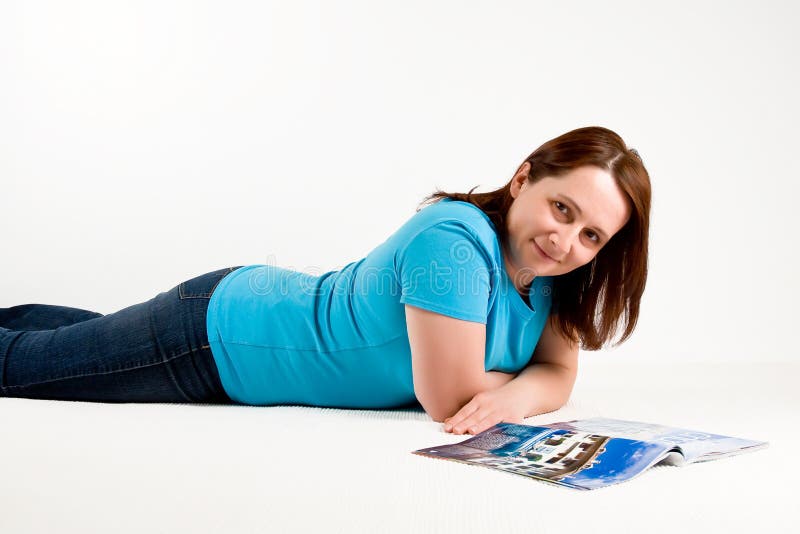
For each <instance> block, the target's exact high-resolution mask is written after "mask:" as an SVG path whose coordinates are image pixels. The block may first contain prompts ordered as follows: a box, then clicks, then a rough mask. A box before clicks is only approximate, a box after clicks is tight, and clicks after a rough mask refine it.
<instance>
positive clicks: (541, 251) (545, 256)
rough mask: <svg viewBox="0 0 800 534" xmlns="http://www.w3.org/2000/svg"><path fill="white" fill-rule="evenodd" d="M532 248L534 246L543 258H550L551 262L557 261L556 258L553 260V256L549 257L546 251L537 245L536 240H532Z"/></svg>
mask: <svg viewBox="0 0 800 534" xmlns="http://www.w3.org/2000/svg"><path fill="white" fill-rule="evenodd" d="M533 248H535V249H536V252H538V253H539V255H540V256H541V257H542V258H544V259H546V260H550V261H552V262H554V263H558V262H556V260H554V259H553V258H551V257H550V256H548V255H547V253H546V252H545V251H544V250H542V247H540V246H539V245H538V243H536V241H534V242H533Z"/></svg>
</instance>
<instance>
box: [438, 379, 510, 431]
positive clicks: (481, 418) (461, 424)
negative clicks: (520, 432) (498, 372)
mask: <svg viewBox="0 0 800 534" xmlns="http://www.w3.org/2000/svg"><path fill="white" fill-rule="evenodd" d="M524 418H525V414H524V413H523V406H522V403H520V402H519V400H518V399H517V396H516V394H515V393H514V390H513V389H509V388H505V387H499V388H497V389H492V390H487V391H481V392H480V393H478V394H477V395H475V396H474V397H472V400H471V401H469V402H468V403H467V404H465V405H464V406H463V407H462V408H461V409H460V410H459V411H457V412H456V413H455V415H453V416H451V417H448V418H447V419H445V420H444V429H445V432H450V431H452V432H453V434H463V433H465V432H468V433H470V434H480V433H481V432H483V431H484V430H486V429H487V428H491V427H493V426H494V425H496V424H497V423H500V422H506V423H522V420H523V419H524Z"/></svg>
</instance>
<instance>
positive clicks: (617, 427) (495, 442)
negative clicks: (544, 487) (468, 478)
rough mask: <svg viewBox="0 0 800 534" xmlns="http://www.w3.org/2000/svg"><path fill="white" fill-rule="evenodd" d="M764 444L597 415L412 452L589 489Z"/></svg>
mask: <svg viewBox="0 0 800 534" xmlns="http://www.w3.org/2000/svg"><path fill="white" fill-rule="evenodd" d="M766 446H768V443H767V442H763V441H752V440H747V439H740V438H734V437H730V436H722V435H718V434H709V433H707V432H698V431H696V430H687V429H683V428H674V427H667V426H662V425H656V424H650V423H640V422H636V421H623V420H620V419H607V418H603V417H595V418H591V419H581V420H575V421H567V422H559V423H551V424H548V425H541V426H529V425H518V424H512V423H498V424H496V425H495V426H493V427H492V428H489V429H487V430H485V431H483V432H481V433H480V434H477V435H476V436H473V437H471V438H469V439H467V440H465V441H462V442H460V443H453V444H449V445H440V446H438V447H428V448H425V449H419V450H416V451H412V452H413V453H414V454H419V455H422V456H429V457H433V458H442V459H446V460H455V461H459V462H464V463H468V464H473V465H482V466H484V467H491V468H493V469H499V470H501V471H508V472H510V473H514V474H518V475H523V476H527V477H531V478H535V479H537V480H543V481H545V482H551V483H554V484H559V485H562V486H567V487H570V488H574V489H582V490H590V489H596V488H602V487H604V486H610V485H612V484H616V483H619V482H624V481H626V480H630V479H631V478H633V477H635V476H636V475H638V474H640V473H642V472H643V471H645V470H646V469H648V468H649V467H651V466H653V465H655V464H657V463H664V464H671V465H683V464H684V463H690V462H703V461H708V460H714V459H717V458H722V457H724V456H731V455H734V454H740V453H743V452H749V451H754V450H758V449H761V448H764V447H766Z"/></svg>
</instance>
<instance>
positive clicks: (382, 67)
mask: <svg viewBox="0 0 800 534" xmlns="http://www.w3.org/2000/svg"><path fill="white" fill-rule="evenodd" d="M797 22H798V7H797V4H795V3H793V2H755V1H752V2H738V3H735V4H729V3H726V2H707V1H706V2H698V1H692V2H683V3H680V2H669V3H663V4H662V5H654V4H649V3H648V4H647V5H642V4H641V3H640V2H634V1H630V2H621V1H615V2H612V1H609V2H599V3H598V2H589V1H581V2H569V3H563V5H558V3H556V2H531V1H519V2H455V1H447V2H421V1H416V0H415V1H405V2H392V3H389V2H384V3H378V2H368V1H354V0H347V1H342V0H340V1H338V2H324V1H308V0H304V1H292V2H288V1H286V2H265V1H257V2H256V1H253V2H243V1H227V2H222V1H220V2H200V1H182V2H177V1H165V0H158V1H142V0H137V1H129V2H119V1H101V0H97V1H77V0H76V1H71V2H58V1H54V0H51V1H41V0H24V1H23V0H19V1H8V0H5V1H3V2H2V3H0V77H1V78H0V180H1V182H0V185H1V189H0V191H1V192H0V229H2V248H0V251H1V252H0V254H2V256H0V259H1V260H2V261H0V307H7V306H11V305H14V304H22V303H27V302H42V303H51V304H62V305H69V306H76V307H82V308H88V309H93V310H96V311H100V312H103V313H110V312H112V311H115V310H118V309H120V308H122V307H125V306H128V305H130V304H134V303H137V302H141V301H144V300H147V299H149V298H151V297H152V296H154V295H155V294H156V293H158V292H160V291H165V290H167V289H169V288H171V287H173V286H174V285H176V284H177V283H179V282H181V281H182V280H185V279H188V278H191V277H193V276H196V275H199V274H202V273H204V272H207V271H210V270H214V269H217V268H221V267H226V266H230V265H241V264H249V263H273V264H277V265H281V266H284V267H289V268H295V269H297V270H303V271H307V272H313V273H322V272H324V271H327V270H330V269H338V268H341V267H342V266H344V265H345V264H347V263H349V262H350V261H354V260H357V259H359V258H361V257H363V256H364V255H366V254H367V253H368V252H369V251H370V250H371V249H372V248H374V247H375V246H377V245H378V244H380V243H381V242H382V241H383V240H385V239H386V238H387V237H388V236H389V235H390V234H391V233H392V232H394V231H395V230H396V229H397V227H399V225H401V224H402V223H403V222H404V221H405V220H407V219H408V218H409V217H410V216H411V215H413V213H414V210H415V208H416V207H417V204H418V203H419V202H420V201H421V200H422V198H423V197H424V196H425V195H427V194H429V193H430V192H432V191H433V190H434V189H435V188H436V187H441V188H444V189H446V190H449V191H467V190H469V189H470V188H471V187H473V186H475V185H479V186H480V187H479V190H489V189H493V188H496V187H499V186H500V185H502V184H504V183H505V182H506V181H508V180H509V179H510V178H511V176H512V174H513V171H514V170H515V169H516V168H517V166H518V165H519V164H520V162H521V161H522V160H523V158H524V157H525V156H527V155H528V154H529V153H530V152H531V151H533V150H534V149H535V148H536V147H537V146H539V145H540V144H541V143H543V142H544V141H546V140H548V139H550V138H552V137H555V136H557V135H559V134H561V133H564V132H566V131H568V130H571V129H574V128H578V127H581V126H588V125H601V126H606V127H609V128H611V129H613V130H615V131H617V132H618V133H619V134H620V135H621V136H622V137H623V139H625V141H626V142H627V143H628V144H629V145H630V146H632V147H635V148H636V149H638V150H639V152H640V153H641V155H642V157H643V159H644V162H645V165H646V166H647V168H648V170H649V171H650V174H651V178H652V180H653V187H654V204H653V213H652V235H651V239H652V242H651V246H652V248H651V250H652V254H651V276H650V278H649V281H648V287H647V291H646V293H645V297H644V300H643V304H642V315H641V318H640V323H639V328H638V329H637V331H636V333H635V334H634V336H633V337H632V338H631V339H630V340H629V341H628V342H627V343H625V344H624V345H622V346H621V347H619V348H618V349H616V350H613V351H604V352H603V353H584V355H583V356H582V358H584V359H586V358H591V359H593V360H597V359H598V358H607V359H614V360H639V361H648V360H652V361H656V360H658V361H675V362H676V363H680V362H686V361H690V360H691V361H696V360H709V361H732V360H740V361H743V360H748V361H750V360H755V361H790V360H791V361H797V360H799V359H800V358H798V350H797V348H796V347H795V346H794V345H793V343H792V341H793V334H794V332H795V328H794V321H793V319H794V316H795V315H796V314H795V311H794V306H793V303H794V302H795V301H796V300H797V298H798V283H797V278H796V276H795V275H794V273H795V270H796V269H795V267H794V265H793V263H792V259H793V258H794V256H795V246H796V243H797V238H796V233H795V230H794V221H795V215H796V211H797V209H796V206H795V204H796V202H797V193H798V186H797V179H798V175H799V174H800V173H798V170H799V169H800V164H799V163H798V159H797V158H796V156H795V145H796V142H797V141H798V135H797V128H796V125H797V124H798V110H799V109H800V106H798V102H797V98H796V95H797V94H798V93H800V84H799V83H798V69H797V63H796V61H797V57H798V52H800V47H799V46H798V44H799V41H798V34H797V32H796V31H794V29H795V28H796V25H797Z"/></svg>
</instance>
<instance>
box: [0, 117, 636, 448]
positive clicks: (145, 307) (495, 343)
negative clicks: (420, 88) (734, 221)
mask: <svg viewBox="0 0 800 534" xmlns="http://www.w3.org/2000/svg"><path fill="white" fill-rule="evenodd" d="M426 201H430V205H428V206H426V207H425V209H420V208H418V209H417V213H416V214H415V215H414V216H412V217H411V218H410V219H409V220H408V221H407V222H406V223H405V224H404V225H403V226H402V227H401V228H400V229H399V230H398V231H396V232H395V233H394V234H392V235H391V236H390V237H389V238H388V239H387V240H386V241H385V242H384V243H382V244H380V245H379V246H378V247H376V248H375V249H373V250H372V251H371V252H370V253H369V254H368V255H367V256H366V257H365V258H362V259H361V260H359V261H357V262H352V263H350V264H348V265H346V266H345V267H344V268H342V269H341V270H339V271H331V272H327V273H325V274H322V275H320V276H312V275H309V274H306V273H302V272H296V271H292V270H288V269H282V268H280V267H276V266H269V265H250V266H245V267H230V268H225V269H220V270H218V271H214V272H211V273H207V274H205V275H202V276H199V277H196V278H193V279H191V280H188V281H186V282H183V283H181V284H179V285H178V286H176V287H174V288H173V289H171V290H170V291H167V292H164V293H161V294H159V295H157V296H156V297H155V298H153V299H151V300H149V301H147V302H144V303H141V304H136V305H134V306H130V307H127V308H124V309H122V310H120V311H117V312H115V313H112V314H109V315H105V316H103V315H101V314H98V313H94V312H89V311H85V310H78V309H74V308H65V307H61V306H49V305H41V304H28V305H22V306H14V307H11V308H6V309H0V396H7V397H26V398H45V399H70V400H86V401H105V402H222V403H230V402H236V403H241V404H252V405H276V404H302V405H313V406H335V407H351V408H391V407H398V406H403V405H407V404H410V403H415V402H419V403H420V404H421V405H422V407H423V408H424V409H425V411H426V412H427V413H428V414H429V415H431V417H432V418H433V419H434V420H435V421H437V422H442V421H443V422H445V430H447V431H452V432H454V433H457V434H460V433H463V432H470V433H477V432H482V431H483V430H485V429H487V428H489V427H491V426H492V425H494V424H496V423H498V422H500V421H507V422H520V421H521V420H522V419H523V418H524V417H528V416H532V415H535V414H539V413H543V412H548V411H552V410H555V409H558V408H559V407H561V406H562V405H563V404H564V403H565V402H566V401H567V399H568V397H569V394H570V392H571V390H572V386H573V384H574V381H575V376H576V373H577V359H578V348H579V346H582V347H583V348H584V349H588V350H596V349H598V348H600V347H601V346H603V345H604V344H605V343H606V342H607V341H609V340H610V339H611V338H612V337H613V336H614V335H615V334H616V332H617V331H618V330H619V329H620V328H621V329H622V337H621V339H620V340H619V341H618V343H621V342H622V341H624V340H625V339H627V337H628V336H630V334H631V332H632V331H633V328H634V326H635V324H636V320H637V317H638V314H639V300H640V298H641V296H642V292H643V290H644V286H645V280H646V274H647V244H648V220H649V211H650V181H649V176H648V173H647V170H646V169H645V167H644V165H643V163H642V161H641V159H640V158H639V157H638V155H637V153H636V151H635V150H632V149H628V148H627V147H626V145H625V143H624V142H623V141H622V139H621V138H620V137H619V136H618V135H617V134H616V133H614V132H612V131H611V130H608V129H605V128H601V127H588V128H580V129H577V130H574V131H571V132H568V133H566V134H564V135H562V136H559V137H557V138H555V139H552V140H551V141H548V142H547V143H545V144H544V145H542V146H541V147H539V148H538V149H537V150H536V151H534V152H533V153H532V154H531V155H530V156H528V157H527V158H526V159H525V161H524V162H523V163H522V164H521V165H520V166H519V168H518V169H517V172H516V173H515V175H514V177H513V178H512V179H511V181H510V182H509V183H508V184H506V185H505V186H504V187H502V188H501V189H498V190H496V191H492V192H489V193H478V194H472V191H470V193H466V194H461V193H453V194H449V193H445V192H442V191H437V192H436V193H434V194H433V195H431V196H430V197H428V198H427V199H426ZM424 203H425V201H424V202H423V204H424ZM448 416H449V417H448Z"/></svg>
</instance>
